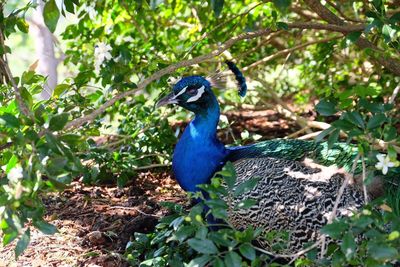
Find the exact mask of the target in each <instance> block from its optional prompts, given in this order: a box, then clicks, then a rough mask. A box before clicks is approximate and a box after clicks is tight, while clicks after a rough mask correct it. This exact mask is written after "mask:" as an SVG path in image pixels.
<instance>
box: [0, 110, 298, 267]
mask: <svg viewBox="0 0 400 267" xmlns="http://www.w3.org/2000/svg"><path fill="white" fill-rule="evenodd" d="M226 115H227V116H228V118H229V120H230V121H234V122H235V123H234V124H233V125H232V130H233V134H234V136H236V137H239V136H240V132H241V131H243V130H244V129H247V130H248V131H249V132H254V133H257V134H260V135H262V136H263V139H271V138H277V137H284V136H286V135H288V134H290V133H292V132H294V131H296V130H298V127H297V126H296V125H295V124H294V123H293V122H290V123H289V122H288V121H287V120H285V119H284V118H283V117H282V116H280V115H279V114H277V113H276V112H274V111H271V110H266V111H255V112H252V111H241V112H231V113H228V114H226ZM219 136H220V138H221V139H223V140H224V142H226V143H230V142H231V141H232V135H231V134H230V133H229V134H228V133H227V132H224V131H221V132H219ZM43 201H44V203H45V206H46V210H47V213H46V217H45V219H46V220H47V221H49V222H51V223H53V224H54V225H56V226H57V228H58V230H59V232H58V233H57V234H55V235H51V236H48V235H44V234H42V233H41V232H40V231H38V230H36V229H34V228H32V232H31V243H30V245H29V247H28V249H27V250H26V251H25V252H24V253H23V255H21V256H20V257H19V258H18V261H15V259H14V251H13V249H14V246H15V243H12V244H11V245H9V246H6V247H4V248H0V267H2V266H18V267H19V266H41V267H42V266H57V267H61V266H88V267H89V266H92V267H93V266H127V263H126V262H125V261H124V260H123V258H122V257H121V255H122V254H123V253H124V250H125V247H126V244H127V242H128V241H129V239H130V237H131V236H132V234H133V233H134V232H142V233H143V232H144V233H145V232H149V231H152V230H153V228H154V226H155V225H156V223H157V221H158V218H160V217H162V216H164V215H165V214H166V213H167V212H168V211H167V210H166V209H165V208H162V207H161V206H160V205H159V202H160V201H170V202H177V203H186V202H187V198H186V194H185V193H184V192H183V191H182V190H181V189H180V187H179V186H178V185H177V184H176V183H175V181H174V180H173V178H172V177H171V174H170V170H159V172H144V173H141V174H140V175H139V176H138V177H136V178H134V181H133V182H131V183H130V184H128V185H127V186H126V187H125V188H123V189H119V188H118V187H116V186H115V185H113V186H110V185H109V186H85V185H83V184H82V183H81V182H79V181H75V182H73V183H72V185H71V187H70V188H69V189H67V190H65V191H64V192H62V193H54V194H51V195H47V196H46V198H45V199H44V200H43Z"/></svg>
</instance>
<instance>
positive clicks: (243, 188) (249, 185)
mask: <svg viewBox="0 0 400 267" xmlns="http://www.w3.org/2000/svg"><path fill="white" fill-rule="evenodd" d="M259 180H260V178H259V177H254V178H251V179H249V180H247V181H245V182H244V183H241V184H239V185H238V186H237V187H236V188H235V189H234V192H233V196H234V197H237V196H239V195H241V194H243V193H245V192H248V191H250V190H252V189H253V188H254V187H255V186H256V185H257V183H258V181H259Z"/></svg>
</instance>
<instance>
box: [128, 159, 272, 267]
mask: <svg viewBox="0 0 400 267" xmlns="http://www.w3.org/2000/svg"><path fill="white" fill-rule="evenodd" d="M235 183H236V174H235V173H234V169H233V166H232V165H231V164H227V166H226V167H224V169H223V170H222V171H220V172H218V173H217V174H216V176H215V177H214V178H213V179H212V182H211V184H209V185H202V186H201V188H202V189H203V190H204V191H203V193H202V192H199V193H196V194H193V195H192V196H191V199H192V200H193V201H194V202H197V204H196V205H195V206H193V207H192V208H191V209H190V211H189V212H187V211H185V210H184V207H183V206H180V205H177V204H174V203H165V204H164V205H166V206H167V207H169V208H171V210H172V211H173V214H171V215H169V216H166V217H164V218H162V219H161V220H160V223H159V224H158V225H157V226H156V231H155V232H154V233H150V234H147V235H146V234H141V233H135V236H134V241H132V242H130V243H129V244H128V246H127V252H126V257H127V259H128V260H129V262H130V263H131V264H132V265H134V266H137V265H139V266H206V265H207V264H211V265H212V266H262V262H264V261H266V260H268V259H269V257H267V256H265V255H264V256H262V257H257V258H256V250H255V248H254V245H253V244H252V241H253V240H255V239H256V238H257V237H258V236H259V235H260V234H261V229H253V228H252V227H249V228H247V229H245V230H243V231H239V230H236V229H234V228H233V226H231V225H230V224H229V221H228V217H227V208H228V201H232V196H233V195H235V194H242V193H244V192H247V191H249V190H251V189H253V187H254V186H255V185H256V183H257V180H249V183H247V185H248V186H235ZM250 184H251V185H250ZM206 196H209V197H206ZM252 204H254V202H253V201H252V199H247V200H245V201H243V202H242V203H240V204H239V205H237V208H236V209H237V210H239V209H246V208H249V207H251V206H252ZM205 207H207V208H206V209H205ZM204 210H208V212H207V213H206V214H204ZM250 262H251V263H250ZM186 264H187V265H186Z"/></svg>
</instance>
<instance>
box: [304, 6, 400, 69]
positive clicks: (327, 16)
mask: <svg viewBox="0 0 400 267" xmlns="http://www.w3.org/2000/svg"><path fill="white" fill-rule="evenodd" d="M304 2H305V3H306V4H307V5H308V6H309V7H310V8H311V10H313V11H314V12H315V13H317V14H318V15H319V16H320V17H321V18H322V19H323V20H325V21H326V22H328V23H330V24H329V25H330V26H333V25H336V26H338V27H344V28H349V27H354V26H355V25H353V24H347V23H346V22H345V21H344V20H342V19H341V18H339V17H337V16H336V15H335V14H333V13H332V12H331V11H330V10H329V9H327V8H326V7H325V6H323V5H322V4H321V1H319V0H304ZM361 25H362V24H361ZM359 31H362V30H359ZM342 33H343V34H346V33H345V32H342ZM355 44H356V45H357V46H358V47H360V48H362V49H366V48H369V49H371V50H373V51H375V52H379V54H378V55H374V54H372V55H371V57H372V58H373V59H374V60H375V61H376V62H378V63H379V64H380V65H382V66H384V67H385V68H386V69H388V70H389V71H390V72H392V73H393V74H395V75H398V76H400V61H399V60H397V59H394V58H389V57H384V56H383V55H382V53H381V52H383V51H382V49H380V48H378V47H377V46H375V45H374V44H373V43H371V42H370V41H368V40H367V39H365V38H363V37H360V38H359V39H358V40H357V41H356V43H355Z"/></svg>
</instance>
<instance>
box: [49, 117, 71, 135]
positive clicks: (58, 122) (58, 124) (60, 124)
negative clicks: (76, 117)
mask: <svg viewBox="0 0 400 267" xmlns="http://www.w3.org/2000/svg"><path fill="white" fill-rule="evenodd" d="M68 117H69V114H68V113H60V114H57V115H54V116H53V117H52V118H51V119H50V122H49V129H50V130H52V131H60V130H62V129H63V128H64V126H65V124H67V122H68Z"/></svg>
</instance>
